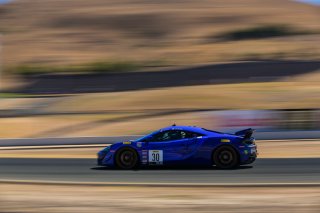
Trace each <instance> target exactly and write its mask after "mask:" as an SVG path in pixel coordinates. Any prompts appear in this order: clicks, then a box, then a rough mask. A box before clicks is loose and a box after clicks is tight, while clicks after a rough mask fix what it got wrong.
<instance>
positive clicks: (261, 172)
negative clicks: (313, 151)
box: [0, 158, 320, 185]
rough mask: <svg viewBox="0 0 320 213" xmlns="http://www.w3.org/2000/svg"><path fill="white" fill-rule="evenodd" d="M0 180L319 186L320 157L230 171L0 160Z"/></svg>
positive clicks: (76, 161)
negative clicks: (121, 167)
mask: <svg viewBox="0 0 320 213" xmlns="http://www.w3.org/2000/svg"><path fill="white" fill-rule="evenodd" d="M0 180H10V181H15V180H20V181H62V182H73V183H81V182H90V183H91V182H93V183H101V182H103V183H136V184H143V183H151V184H159V183H160V184H161V183H163V184H166V183H172V184H177V183H179V184H196V183H201V184H213V185H214V184H252V183H253V184H255V183H256V184H259V183H260V184H290V183H292V184H296V183H298V184H302V183H316V184H319V183H320V158H309V159H307V158H302V159H298V158H291V159H258V160H257V161H256V162H255V163H254V164H252V166H242V167H240V168H238V169H234V170H218V169H214V168H189V169H186V168H155V167H153V168H149V169H138V170H129V171H128V170H127V171H126V170H116V169H110V168H104V167H97V166H96V165H95V160H94V159H23V158H21V159H13V158H11V159H10V158H0Z"/></svg>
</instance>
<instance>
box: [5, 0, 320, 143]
mask: <svg viewBox="0 0 320 213" xmlns="http://www.w3.org/2000/svg"><path fill="white" fill-rule="evenodd" d="M0 34H1V37H0V39H1V40H0V43H1V44H2V45H1V50H2V52H1V57H0V62H1V74H0V76H1V81H0V87H1V90H2V92H1V97H2V100H1V103H0V116H1V118H0V128H1V130H2V131H1V132H0V137H58V136H88V135H91V136H96V135H120V134H142V133H145V132H147V131H150V130H152V129H154V128H160V127H162V126H164V125H169V124H171V123H173V122H177V123H179V124H190V125H194V124H197V125H202V126H207V127H212V128H218V129H219V128H225V127H226V125H227V127H230V126H228V125H230V124H224V125H218V124H216V123H217V116H220V117H221V115H220V114H219V113H218V114H219V115H215V113H216V110H233V111H234V110H236V111H239V112H237V113H235V114H236V115H235V116H239V117H241V119H249V120H250V122H251V121H252V120H253V122H254V123H253V124H254V125H256V126H263V128H262V129H267V130H268V131H269V130H274V129H275V126H276V127H277V128H280V127H281V128H282V127H283V126H290V128H291V127H292V126H294V128H293V129H294V130H295V129H299V130H301V129H302V130H306V129H307V130H310V129H311V130H317V129H318V128H319V126H320V124H319V123H317V122H316V121H317V120H318V118H319V117H320V113H319V110H318V107H319V104H320V96H319V94H320V84H319V81H320V74H319V70H320V62H319V61H320V45H319V44H320V7H319V6H316V5H312V4H305V3H302V2H298V1H290V0H268V1H263V0H203V1H192V0H171V1H167V0H161V1H149V0H130V1H129V0H109V1H104V0H91V1H84V0H77V1H73V0H41V1H39V0H15V1H8V2H7V3H6V4H3V3H2V4H0ZM241 110H242V111H241ZM243 110H275V111H276V113H278V111H281V110H296V111H297V113H296V112H293V113H291V112H290V113H285V114H284V115H283V114H281V115H279V116H280V117H282V118H283V117H286V116H287V117H286V118H283V119H284V120H285V121H287V122H285V123H281V124H279V121H278V120H275V121H274V122H273V123H277V124H276V125H273V126H272V128H265V127H266V126H268V127H269V126H270V122H269V123H268V125H265V123H261V120H265V118H267V117H270V114H268V113H269V111H268V113H263V112H262V111H251V112H246V113H244V111H243ZM272 112H274V111H272ZM213 114H214V116H213ZM222 114H223V113H222ZM227 114H228V113H227ZM233 114H234V112H233ZM256 114H263V115H264V116H265V117H263V119H260V120H259V119H255V118H252V117H254V115H256ZM288 114H290V116H289V115H288ZM272 115H273V113H272ZM279 116H277V117H279ZM318 116H319V117H318ZM220 120H221V119H220ZM244 123H245V122H244ZM292 123H293V124H292ZM243 126H246V125H245V124H243ZM232 128H235V127H234V126H233V127H232ZM239 128H240V127H239ZM290 128H289V129H290Z"/></svg>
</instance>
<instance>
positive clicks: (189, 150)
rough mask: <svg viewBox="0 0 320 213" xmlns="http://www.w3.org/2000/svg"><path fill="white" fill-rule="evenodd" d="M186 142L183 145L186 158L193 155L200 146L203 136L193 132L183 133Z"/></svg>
mask: <svg viewBox="0 0 320 213" xmlns="http://www.w3.org/2000/svg"><path fill="white" fill-rule="evenodd" d="M185 134H186V138H188V140H186V142H185V145H186V152H185V155H186V157H188V156H190V155H192V154H194V153H195V152H196V151H197V149H198V147H199V146H200V144H201V142H202V140H203V135H201V134H199V133H195V132H190V131H185Z"/></svg>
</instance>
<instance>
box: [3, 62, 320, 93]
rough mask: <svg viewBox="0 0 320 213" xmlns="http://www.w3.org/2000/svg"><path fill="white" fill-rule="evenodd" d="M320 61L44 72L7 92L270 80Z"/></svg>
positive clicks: (319, 65)
mask: <svg viewBox="0 0 320 213" xmlns="http://www.w3.org/2000/svg"><path fill="white" fill-rule="evenodd" d="M319 68H320V61H309V62H308V61H256V62H238V63H231V64H213V65H204V66H198V67H191V68H182V69H176V70H170V71H153V72H129V73H110V74H86V75H43V76H36V77H35V76H34V77H30V78H28V79H26V81H25V82H28V84H26V85H25V86H24V87H21V88H17V89H14V90H11V91H7V92H17V93H34V94H65V93H82V92H117V91H130V90H141V89H150V88H163V87H173V86H192V85H207V84H226V83H238V82H267V81H274V80H276V79H278V78H281V77H284V76H294V75H299V74H304V73H309V72H313V71H316V70H318V69H319Z"/></svg>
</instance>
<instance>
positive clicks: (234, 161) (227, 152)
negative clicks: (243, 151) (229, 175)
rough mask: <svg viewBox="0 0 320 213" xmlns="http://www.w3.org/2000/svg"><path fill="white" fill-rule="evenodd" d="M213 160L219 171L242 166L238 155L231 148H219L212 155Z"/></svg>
mask: <svg viewBox="0 0 320 213" xmlns="http://www.w3.org/2000/svg"><path fill="white" fill-rule="evenodd" d="M212 160H213V164H215V165H216V166H217V167H218V168H219V169H233V168H236V167H238V166H239V165H240V163H239V156H238V153H237V151H236V150H235V149H234V148H233V147H231V146H221V147H218V148H217V149H216V150H215V151H214V153H213V155H212Z"/></svg>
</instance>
